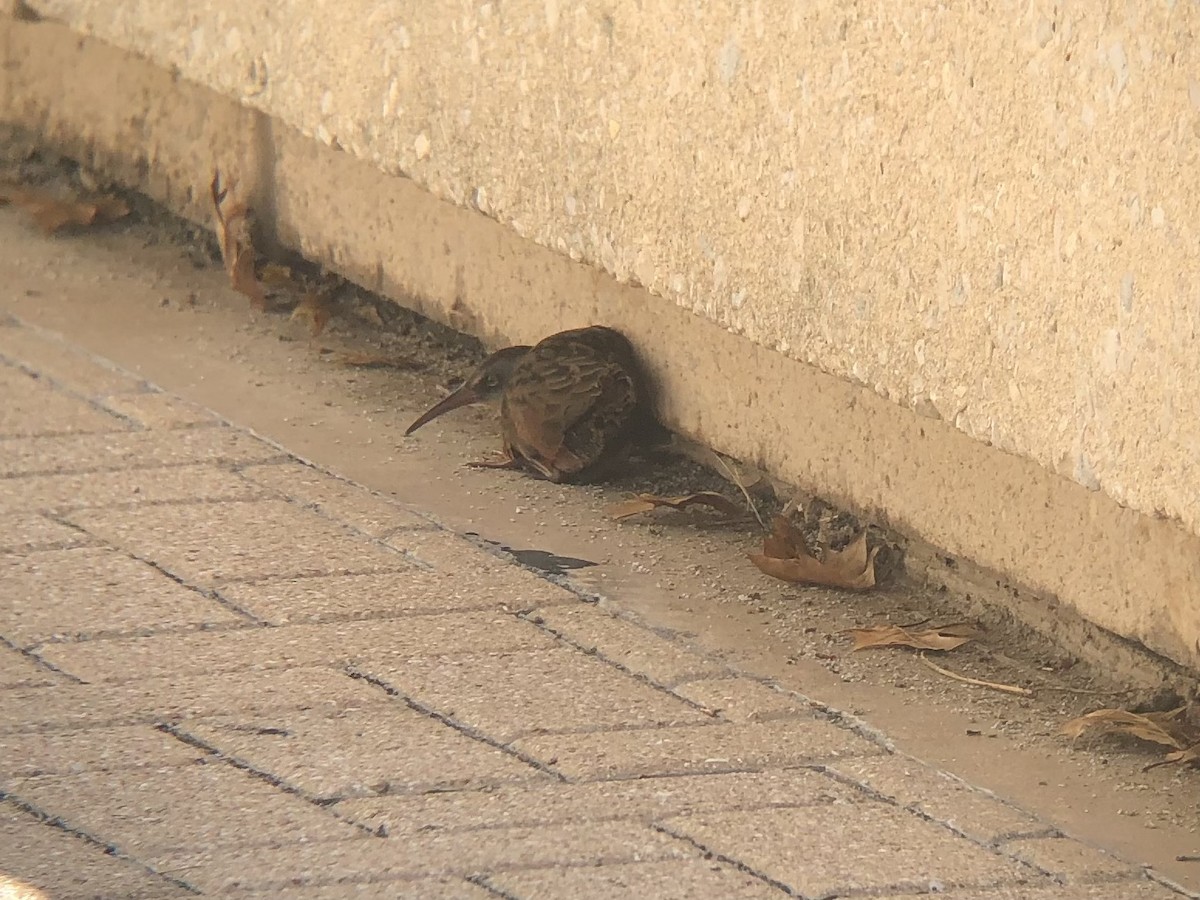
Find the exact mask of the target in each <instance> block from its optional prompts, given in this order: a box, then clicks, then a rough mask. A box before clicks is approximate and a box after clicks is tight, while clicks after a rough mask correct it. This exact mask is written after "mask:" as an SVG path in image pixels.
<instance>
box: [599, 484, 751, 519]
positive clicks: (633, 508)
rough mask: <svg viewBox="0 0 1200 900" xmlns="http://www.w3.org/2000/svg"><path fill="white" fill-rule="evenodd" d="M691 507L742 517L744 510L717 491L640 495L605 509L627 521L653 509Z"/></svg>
mask: <svg viewBox="0 0 1200 900" xmlns="http://www.w3.org/2000/svg"><path fill="white" fill-rule="evenodd" d="M689 506H707V507H709V508H710V509H715V510H716V511H717V512H721V513H724V514H725V515H727V516H740V515H742V508H741V506H739V505H738V504H737V503H734V502H733V501H732V500H730V499H729V498H728V497H726V496H724V495H722V494H718V493H716V492H715V491H698V492H697V493H695V494H684V495H683V496H682V497H659V496H658V495H656V494H638V495H637V496H636V497H630V498H629V499H628V500H625V501H622V502H621V503H614V504H612V505H611V506H609V507H607V508H606V509H605V512H606V513H608V515H609V516H611V517H612V518H614V519H627V518H629V517H630V516H636V515H638V514H639V513H644V512H649V511H650V510H652V509H658V508H659V507H666V508H668V509H678V510H684V509H687V508H688V507H689Z"/></svg>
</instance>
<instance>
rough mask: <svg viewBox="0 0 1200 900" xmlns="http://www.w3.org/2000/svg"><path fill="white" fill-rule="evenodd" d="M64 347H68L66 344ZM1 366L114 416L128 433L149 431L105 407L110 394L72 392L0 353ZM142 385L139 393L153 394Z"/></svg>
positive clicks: (46, 376)
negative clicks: (105, 398) (102, 401)
mask: <svg viewBox="0 0 1200 900" xmlns="http://www.w3.org/2000/svg"><path fill="white" fill-rule="evenodd" d="M64 346H66V345H65V344H64ZM81 358H83V359H88V360H90V361H91V362H98V361H99V360H98V358H96V357H92V356H86V357H82V356H81ZM0 364H3V365H6V366H9V367H10V368H13V369H17V370H18V371H21V372H24V373H25V374H26V375H28V376H30V377H31V378H35V379H37V380H38V381H40V382H42V383H43V384H48V385H50V386H51V387H53V388H54V389H55V390H56V391H58V392H60V393H62V394H66V395H67V396H68V397H72V398H74V399H75V400H80V401H82V402H84V403H86V404H87V405H88V406H90V407H91V408H92V409H94V410H96V411H97V412H102V413H105V414H106V415H109V416H112V417H113V418H114V419H116V420H117V422H119V423H121V424H124V425H125V426H126V428H125V430H127V431H146V430H148V429H146V427H145V426H144V425H143V424H142V423H141V422H138V421H137V420H136V419H133V418H131V417H129V416H126V415H123V414H121V413H119V412H115V411H114V410H111V409H108V408H107V407H105V406H103V405H102V404H101V403H100V398H101V397H105V396H108V394H97V395H94V396H88V395H87V394H83V393H80V392H79V391H75V390H72V389H71V388H70V387H68V386H67V385H65V384H63V383H62V382H61V381H60V380H59V379H57V378H55V377H53V376H52V375H46V374H45V373H42V372H39V371H38V370H37V369H36V368H35V367H34V366H32V365H31V364H29V363H26V362H24V361H22V360H19V359H14V358H13V357H11V356H8V355H6V354H4V353H0ZM106 368H109V369H110V370H111V371H112V372H114V373H115V374H118V375H128V373H126V372H122V371H120V370H119V369H117V368H116V367H114V366H106ZM130 377H134V376H130ZM135 380H137V379H136V378H135ZM140 384H142V385H143V386H145V390H144V391H139V393H150V392H151V389H150V386H149V385H147V384H146V382H144V381H142V382H140ZM114 424H116V423H114Z"/></svg>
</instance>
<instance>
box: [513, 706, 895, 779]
mask: <svg viewBox="0 0 1200 900" xmlns="http://www.w3.org/2000/svg"><path fill="white" fill-rule="evenodd" d="M709 721H710V722H711V721H712V720H711V719H710V720H709ZM513 746H514V747H515V748H516V749H518V750H520V751H521V752H523V753H527V754H528V755H529V756H531V757H533V758H534V759H537V760H540V761H542V762H545V763H547V764H548V765H552V766H553V767H554V768H555V769H556V770H557V771H559V772H561V773H563V774H564V775H567V776H570V777H573V778H620V777H631V776H636V775H671V774H677V775H687V774H693V773H703V772H734V771H745V770H752V769H763V768H783V767H788V766H799V765H805V764H808V763H812V762H814V761H821V760H833V759H838V758H840V757H843V756H849V755H861V754H871V753H878V752H880V751H879V748H878V747H876V746H875V745H874V744H872V743H870V742H869V741H866V740H864V739H863V738H861V737H859V736H858V735H856V734H854V733H853V732H851V731H848V730H847V729H844V728H838V727H836V726H834V725H831V724H829V723H828V722H825V721H823V720H820V719H816V718H811V719H793V720H788V721H783V722H762V723H749V724H744V725H735V724H726V723H718V722H713V723H712V724H710V725H706V726H700V727H674V728H655V729H648V728H647V729H636V730H628V731H609V732H596V733H590V734H558V735H540V736H534V737H527V738H523V739H521V740H518V741H516V742H514V744H513Z"/></svg>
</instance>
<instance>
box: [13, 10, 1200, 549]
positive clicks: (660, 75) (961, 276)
mask: <svg viewBox="0 0 1200 900" xmlns="http://www.w3.org/2000/svg"><path fill="white" fill-rule="evenodd" d="M29 6H30V7H31V8H33V9H35V10H36V11H37V12H38V13H40V14H42V15H44V16H47V17H50V18H55V19H59V20H62V21H64V22H66V23H68V24H69V25H70V26H71V27H72V28H73V29H75V30H77V31H80V32H84V33H92V34H95V35H96V36H98V37H99V38H101V39H103V40H104V41H106V42H109V43H111V44H114V45H116V46H118V47H121V48H124V49H126V50H130V51H133V52H136V53H138V54H140V55H143V56H145V57H148V58H150V59H151V60H153V61H155V62H157V63H159V64H161V65H164V66H169V67H172V68H173V69H174V70H176V71H178V72H179V73H180V74H181V75H182V76H183V77H185V78H187V79H191V80H194V81H197V82H199V83H201V84H204V85H207V86H209V87H212V88H214V89H216V90H218V91H219V92H221V93H224V94H227V95H229V96H233V97H236V98H239V99H240V100H241V101H242V102H243V103H245V104H247V105H250V106H253V107H256V108H259V109H262V110H264V111H267V112H269V113H270V114H271V115H273V116H275V117H277V118H279V119H281V120H283V121H285V122H287V123H288V124H290V125H292V126H294V127H296V128H297V129H299V130H300V131H301V132H303V133H305V134H307V135H310V136H313V137H316V138H317V139H319V140H321V141H323V142H326V143H328V144H331V145H335V146H340V147H341V148H342V149H344V150H346V151H349V152H350V153H352V154H355V155H358V156H360V157H363V158H365V159H368V160H370V161H372V162H374V163H375V164H376V165H378V166H379V167H380V168H381V169H383V170H385V171H387V172H392V173H403V174H404V175H406V176H409V177H411V178H412V179H414V180H415V181H416V182H418V183H419V184H421V185H423V186H425V187H427V188H428V189H429V190H431V191H432V192H434V193H435V194H436V195H438V196H441V197H444V198H447V199H450V200H452V201H454V202H456V203H458V204H461V205H466V206H471V207H474V208H477V209H479V210H480V211H482V212H484V213H485V214H487V215H489V216H492V217H494V218H496V219H497V220H499V221H500V222H502V223H504V224H506V225H508V226H509V227H511V228H512V229H514V230H515V231H516V232H517V233H519V234H521V235H523V236H526V237H529V238H531V239H533V240H535V241H537V242H538V243H541V244H543V245H545V246H547V247H550V248H553V249H557V250H560V251H562V252H565V253H567V254H569V255H570V256H571V257H573V258H575V259H580V260H584V261H587V262H589V263H593V264H595V265H598V266H601V267H603V268H604V269H606V270H608V271H609V272H611V273H612V274H614V275H615V276H616V277H617V278H618V279H620V280H623V281H626V282H630V283H640V284H643V285H645V286H646V287H648V288H649V289H650V291H651V292H653V293H655V294H658V295H660V296H662V297H664V298H667V299H668V300H669V301H671V302H675V303H678V304H680V305H683V306H685V307H688V308H690V309H692V310H694V311H695V312H697V313H699V314H700V315H703V316H705V317H708V318H710V319H712V320H714V321H716V322H718V323H720V324H722V325H724V326H725V327H727V328H729V329H730V330H733V331H736V332H739V333H742V334H745V335H746V336H748V337H750V338H751V339H753V340H754V341H756V342H758V343H760V344H762V345H764V346H766V347H770V348H774V349H778V350H780V351H782V352H784V353H786V354H788V355H790V356H793V357H795V358H797V359H799V360H802V361H805V362H809V363H812V364H814V365H816V366H818V367H820V368H821V369H823V370H825V371H827V372H829V373H832V374H834V375H838V376H841V377H844V378H847V379H850V380H852V381H855V382H858V383H861V384H864V385H867V386H869V387H870V388H872V389H874V390H875V391H877V392H878V393H879V394H881V395H883V396H885V397H887V398H889V399H891V400H893V401H895V402H896V403H899V404H903V405H907V406H910V407H912V408H914V409H916V410H917V411H918V412H920V413H922V414H923V415H926V416H931V417H937V418H942V419H944V420H946V421H948V422H950V423H952V424H953V425H954V426H955V427H957V428H959V429H961V430H962V431H964V432H965V433H967V434H969V435H971V436H973V437H975V438H976V439H978V440H981V441H985V442H990V443H992V444H994V445H995V446H997V447H1000V448H1002V449H1006V450H1011V451H1013V452H1015V453H1018V454H1020V455H1023V456H1028V457H1031V458H1033V459H1035V460H1037V461H1038V462H1040V463H1041V464H1043V465H1045V466H1046V467H1048V468H1050V469H1052V470H1054V471H1057V472H1059V473H1061V474H1063V475H1065V476H1067V477H1068V478H1072V479H1074V480H1075V481H1077V482H1079V483H1081V484H1083V485H1085V486H1087V487H1089V488H1091V489H1094V490H1102V491H1104V492H1105V493H1107V494H1109V495H1111V496H1112V497H1114V498H1115V499H1117V500H1118V501H1120V502H1122V503H1125V504H1127V505H1129V506H1130V507H1132V508H1134V509H1137V510H1140V511H1142V512H1146V513H1150V514H1155V515H1163V516H1167V517H1176V518H1178V519H1180V520H1181V521H1182V523H1183V524H1184V525H1185V526H1186V527H1187V528H1188V529H1190V530H1191V531H1193V532H1200V474H1198V473H1200V468H1198V467H1196V466H1195V465H1194V462H1195V460H1196V459H1197V457H1198V456H1200V413H1198V411H1200V377H1197V375H1198V369H1200V366H1198V364H1197V362H1196V335H1197V330H1198V328H1200V204H1198V202H1197V201H1198V200H1200V187H1198V185H1200V177H1198V175H1197V173H1200V158H1198V157H1200V154H1198V147H1200V4H1198V3H1196V2H1192V0H1178V2H1161V0H1146V2H1128V3H1120V2H1116V0H1085V2H1058V3H1052V2H1045V0H1021V2H1014V0H997V2H993V3H988V4H984V3H965V2H964V3H959V2H944V3H936V2H932V0H912V2H903V3H890V2H882V0H877V2H858V3H854V2H847V0H807V2H796V3H790V4H788V3H782V2H767V0H758V2H753V0H748V2H736V3H734V2H705V3H700V2H677V0H608V2H603V0H599V2H575V3H572V2H568V0H496V2H490V3H479V2H451V0H442V2H429V0H394V2H386V0H383V2H381V0H271V2H266V0H211V2H208V3H205V4H195V3H182V2H179V0H29ZM564 302H569V298H564Z"/></svg>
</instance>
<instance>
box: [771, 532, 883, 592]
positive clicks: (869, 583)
mask: <svg viewBox="0 0 1200 900" xmlns="http://www.w3.org/2000/svg"><path fill="white" fill-rule="evenodd" d="M878 552H879V548H878V547H874V548H872V549H870V550H868V549H867V533H866V532H865V531H864V532H862V533H861V534H859V536H858V537H857V538H855V539H854V540H853V541H851V542H850V543H849V544H847V545H846V546H845V547H844V548H842V549H841V550H826V551H825V554H824V555H825V558H824V559H817V558H816V557H815V556H813V555H811V554H810V553H809V552H808V548H807V547H806V546H805V543H804V538H803V536H802V535H801V534H800V532H798V531H797V530H796V528H795V526H793V525H792V523H791V521H790V520H789V519H788V518H786V517H785V516H776V517H775V521H774V522H773V523H772V525H771V533H770V534H769V535H767V537H766V538H765V539H764V540H763V552H762V553H751V554H748V555H749V557H750V561H751V562H752V563H754V564H755V565H756V566H758V568H759V569H761V570H762V571H763V572H765V573H767V574H768V575H770V576H772V577H773V578H779V579H782V580H783V581H790V582H794V583H796V584H823V585H826V586H827V587H836V588H846V589H847V590H852V591H862V590H866V589H868V588H872V587H874V586H875V555H876V554H877V553H878Z"/></svg>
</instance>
